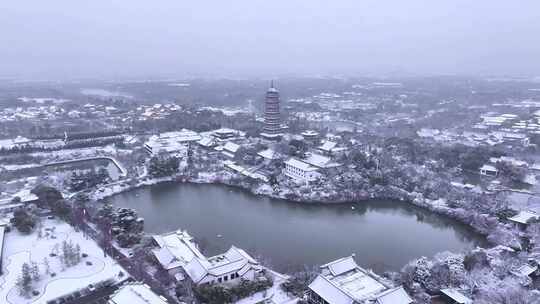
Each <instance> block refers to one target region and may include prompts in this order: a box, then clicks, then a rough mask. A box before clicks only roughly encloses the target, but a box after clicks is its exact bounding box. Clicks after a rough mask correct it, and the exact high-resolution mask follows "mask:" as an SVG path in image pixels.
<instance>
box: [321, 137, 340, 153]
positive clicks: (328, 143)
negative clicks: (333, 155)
mask: <svg viewBox="0 0 540 304" xmlns="http://www.w3.org/2000/svg"><path fill="white" fill-rule="evenodd" d="M336 146H337V143H335V142H333V141H329V140H327V141H325V142H324V144H322V146H320V147H319V150H321V151H326V152H330V151H332V149H334V148H335V147H336Z"/></svg>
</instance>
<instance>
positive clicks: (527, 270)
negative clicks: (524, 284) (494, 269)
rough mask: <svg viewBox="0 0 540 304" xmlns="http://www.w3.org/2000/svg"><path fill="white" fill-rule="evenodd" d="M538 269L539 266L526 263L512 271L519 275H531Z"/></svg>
mask: <svg viewBox="0 0 540 304" xmlns="http://www.w3.org/2000/svg"><path fill="white" fill-rule="evenodd" d="M536 270H538V266H532V265H529V264H524V265H521V266H519V267H518V268H516V269H514V270H513V271H512V273H513V274H515V275H517V276H527V277H528V276H530V275H531V274H533V273H534V272H535V271H536Z"/></svg>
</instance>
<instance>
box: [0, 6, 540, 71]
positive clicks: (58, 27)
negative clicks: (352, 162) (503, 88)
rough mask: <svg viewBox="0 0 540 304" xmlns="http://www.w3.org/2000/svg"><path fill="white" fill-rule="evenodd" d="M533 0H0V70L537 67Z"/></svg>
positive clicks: (538, 27)
mask: <svg viewBox="0 0 540 304" xmlns="http://www.w3.org/2000/svg"><path fill="white" fill-rule="evenodd" d="M539 71H540V1H539V0H516V1H512V0H393V1H384V0H377V1H375V0H334V1H330V0H325V1H323V0H301V1H300V0H299V1H295V0H273V1H269V0H266V1H259V0H237V1H235V0H229V1H226V0H220V1H205V0H193V1H187V0H170V1H169V0H157V1H149V0H144V1H143V0H129V1H127V0H126V1H114V0H92V1H76V0H65V1H63V0H62V1H55V0H49V1H42V0H34V1H25V0H16V1H15V0H13V1H11V0H5V1H0V75H2V76H8V75H9V76H23V77H47V76H50V77H114V76H117V77H129V76H134V77H146V76H148V77H152V76H154V77H159V76H178V77H182V76H186V75H194V74H203V75H216V76H223V75H235V76H240V75H246V76H252V75H254V76H261V77H265V76H268V75H282V74H298V75H303V74H324V75H329V74H338V73H344V74H357V75H365V74H380V75H391V74H392V73H396V72H397V73H413V74H497V75H520V74H521V75H523V74H526V75H540V72H539Z"/></svg>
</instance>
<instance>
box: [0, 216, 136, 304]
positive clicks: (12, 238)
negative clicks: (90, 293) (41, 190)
mask: <svg viewBox="0 0 540 304" xmlns="http://www.w3.org/2000/svg"><path fill="white" fill-rule="evenodd" d="M64 240H65V241H67V242H70V241H71V242H72V243H73V245H74V246H76V245H77V244H78V245H79V246H80V248H81V253H86V254H87V255H88V257H85V258H82V260H81V262H80V263H78V264H77V265H75V266H71V267H64V266H62V263H61V261H60V256H61V255H62V242H63V241H64ZM57 244H58V245H57ZM55 247H56V248H55ZM58 248H59V250H58ZM55 251H56V252H57V256H50V254H51V253H52V252H55ZM45 259H46V260H47V262H45ZM2 262H3V264H2V267H3V274H2V276H0V303H10V304H15V303H45V302H46V301H48V300H51V299H54V298H56V297H59V296H62V295H65V294H69V293H72V292H74V291H76V290H79V289H82V288H85V287H87V286H88V285H89V284H91V283H97V282H100V281H103V280H106V279H109V278H114V279H122V278H125V277H126V276H127V273H126V272H125V270H123V269H122V267H120V265H118V264H117V263H116V262H115V261H114V260H113V259H112V258H110V257H104V255H103V251H102V250H101V248H99V246H98V245H97V244H96V243H95V242H94V241H93V240H92V239H90V238H87V237H85V236H84V235H83V233H82V232H77V231H75V230H74V229H73V227H71V226H70V225H68V224H66V223H65V222H62V221H60V220H43V227H42V233H41V237H39V234H38V232H37V230H36V231H34V232H33V233H32V234H30V235H23V234H21V233H19V232H18V231H16V230H15V229H14V230H12V231H11V232H9V233H7V234H6V237H5V240H4V252H3V256H2ZM31 262H35V263H37V265H38V268H39V274H40V279H39V280H35V281H33V282H32V290H36V291H38V292H39V294H38V295H37V296H29V297H24V296H21V295H20V294H19V290H18V288H17V286H16V282H17V279H18V278H19V277H20V276H21V269H22V265H23V263H28V264H30V263H31ZM47 263H48V264H49V267H48V268H49V271H47V266H46V264H47ZM47 272H49V274H47ZM120 272H122V273H123V275H121V276H119V274H120ZM51 273H55V274H56V275H55V276H52V275H51Z"/></svg>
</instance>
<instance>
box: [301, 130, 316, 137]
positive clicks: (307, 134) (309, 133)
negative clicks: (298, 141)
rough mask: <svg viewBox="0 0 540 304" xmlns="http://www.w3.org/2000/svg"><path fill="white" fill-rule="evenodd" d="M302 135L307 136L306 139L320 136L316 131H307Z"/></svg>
mask: <svg viewBox="0 0 540 304" xmlns="http://www.w3.org/2000/svg"><path fill="white" fill-rule="evenodd" d="M301 135H302V136H306V137H313V136H318V135H319V132H317V131H314V130H306V131H304V132H302V133H301Z"/></svg>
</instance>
